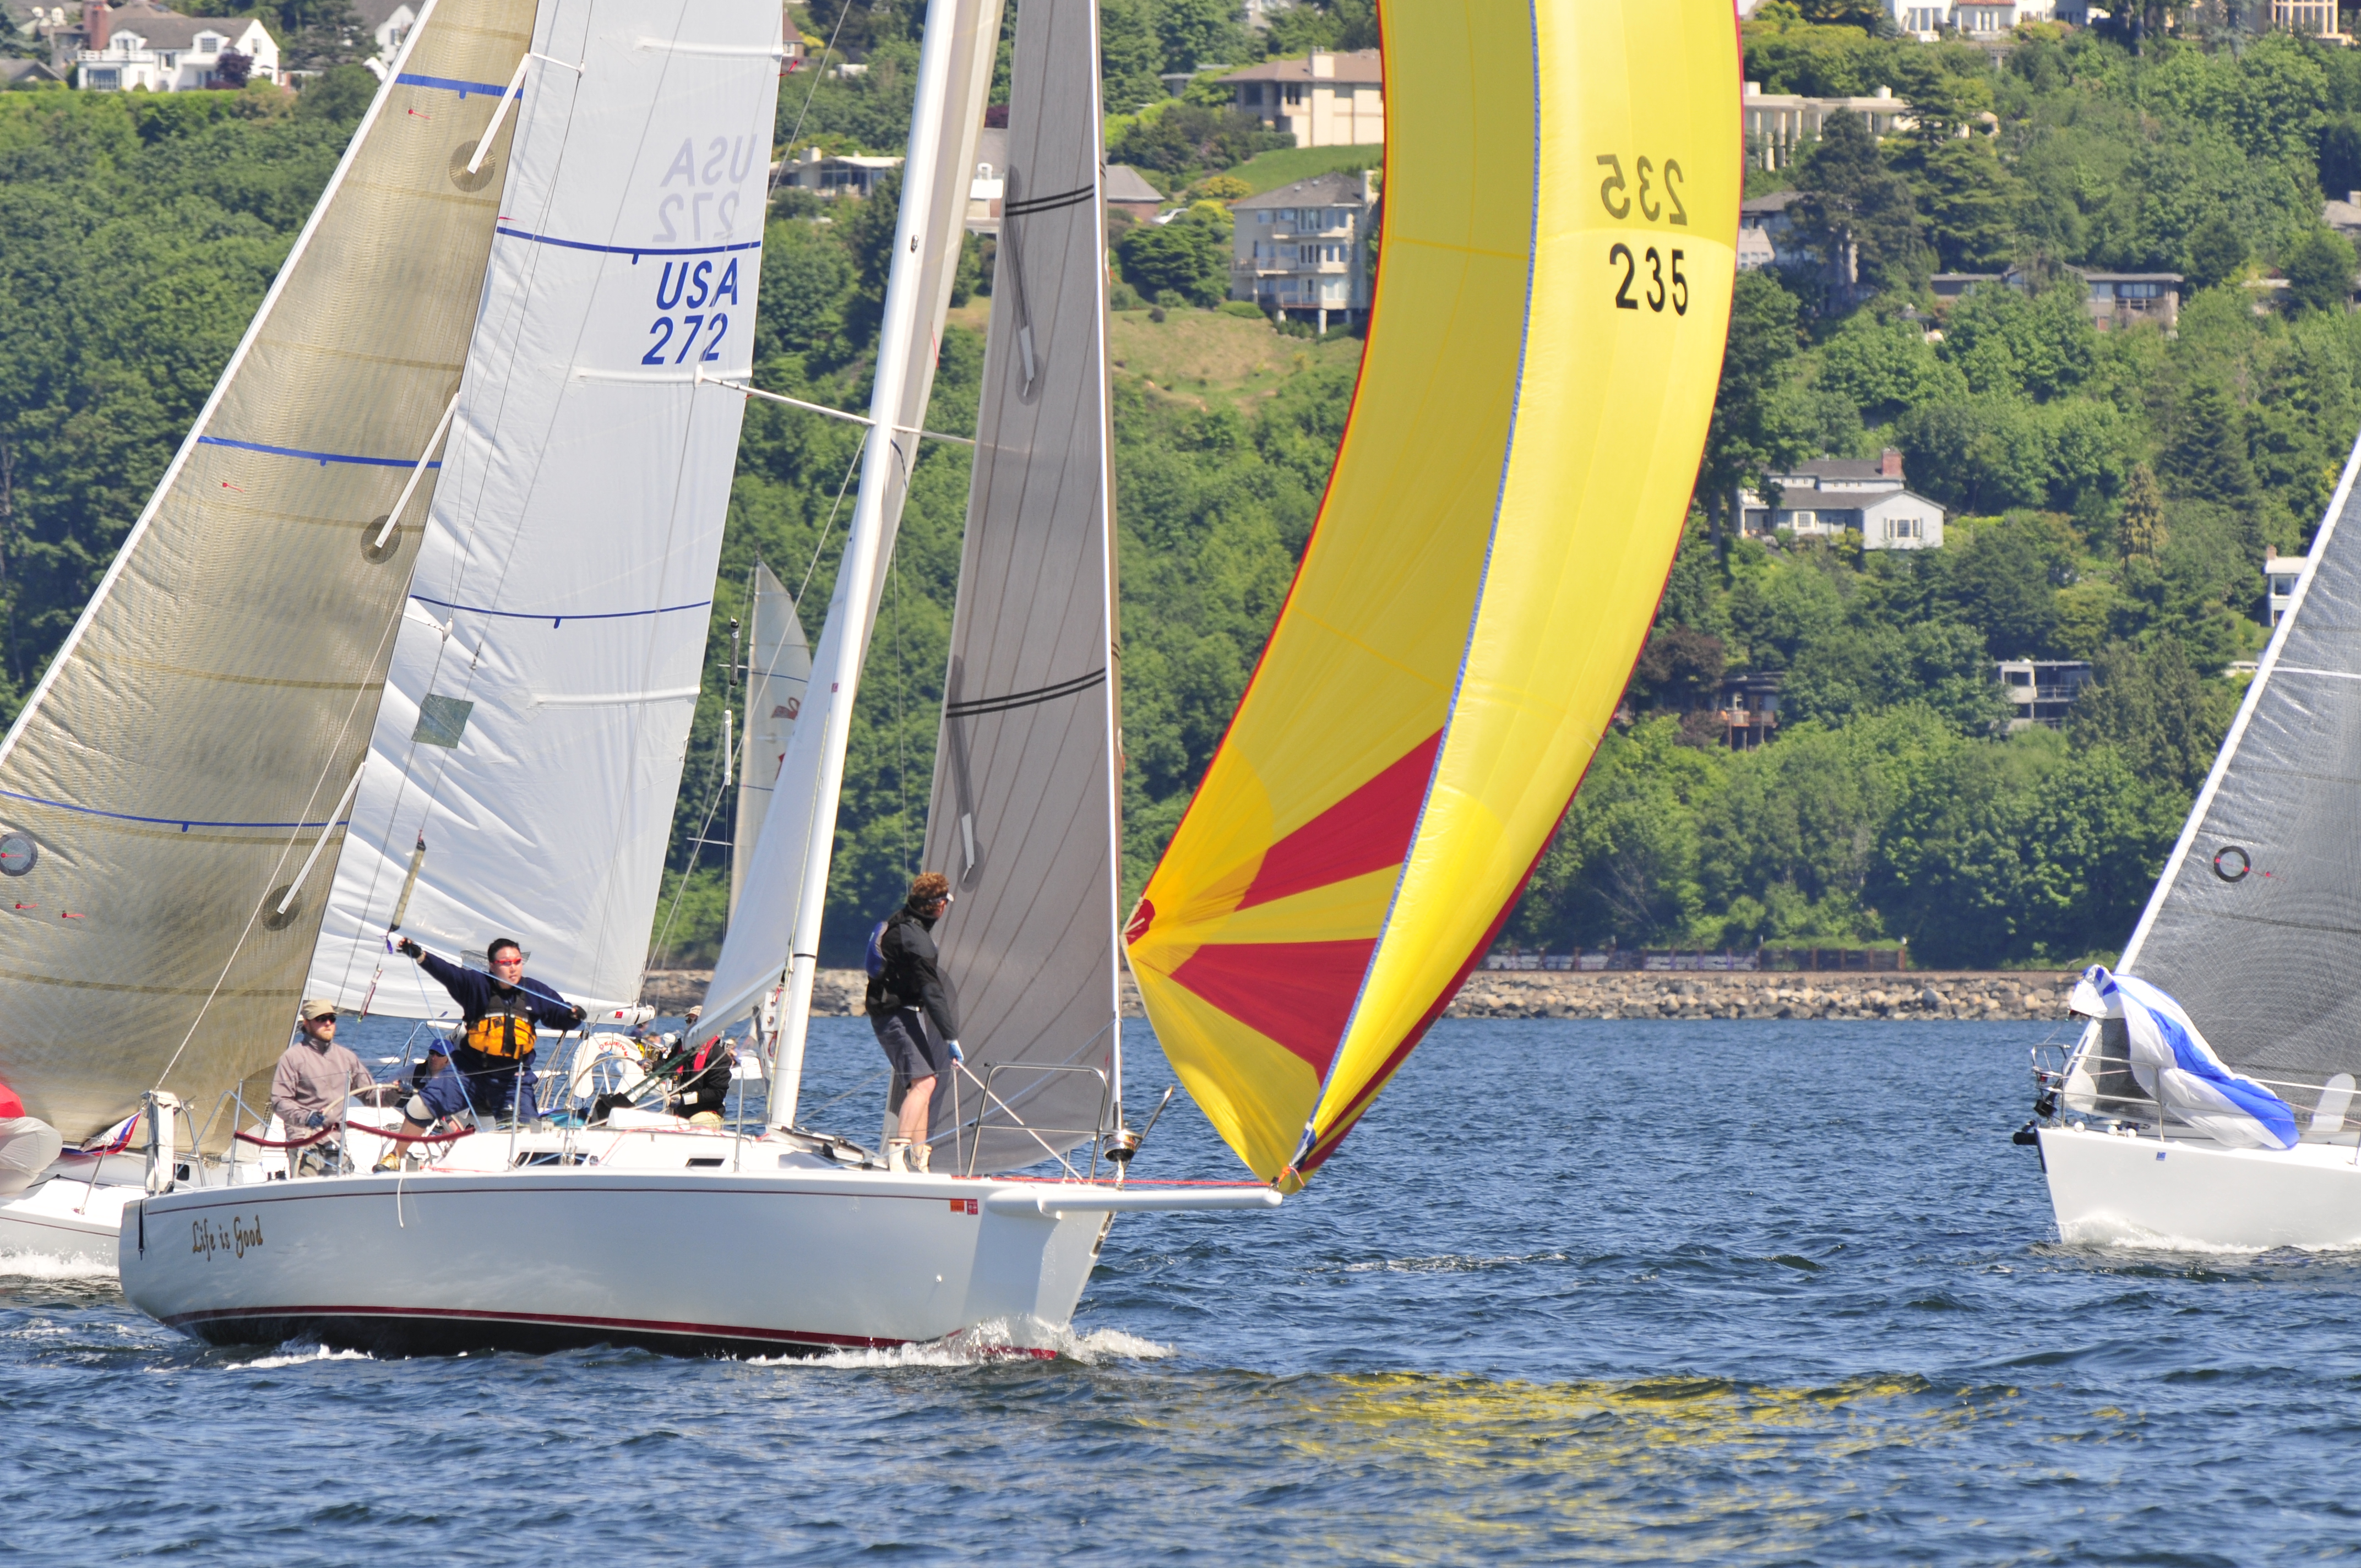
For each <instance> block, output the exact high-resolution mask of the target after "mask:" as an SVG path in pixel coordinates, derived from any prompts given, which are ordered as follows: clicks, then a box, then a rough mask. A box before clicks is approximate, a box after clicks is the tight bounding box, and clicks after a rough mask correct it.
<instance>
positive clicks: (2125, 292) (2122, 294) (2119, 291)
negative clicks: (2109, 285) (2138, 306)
mask: <svg viewBox="0 0 2361 1568" xmlns="http://www.w3.org/2000/svg"><path fill="white" fill-rule="evenodd" d="M2163 292H2164V287H2163V285H2161V284H2158V283H2118V284H2116V285H2115V298H2117V299H2118V300H2153V299H2155V298H2156V297H2157V296H2158V294H2161V293H2163Z"/></svg>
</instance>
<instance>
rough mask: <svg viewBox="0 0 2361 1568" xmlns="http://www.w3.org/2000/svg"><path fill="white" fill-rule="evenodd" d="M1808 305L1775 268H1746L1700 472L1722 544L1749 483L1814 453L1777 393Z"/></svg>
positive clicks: (1758, 486)
mask: <svg viewBox="0 0 2361 1568" xmlns="http://www.w3.org/2000/svg"><path fill="white" fill-rule="evenodd" d="M1801 316H1802V307H1801V305H1800V303H1799V302H1797V300H1796V299H1795V295H1793V294H1791V293H1789V292H1788V291H1786V290H1785V289H1784V288H1782V287H1780V285H1779V281H1778V280H1776V279H1775V278H1773V277H1772V276H1770V274H1768V273H1767V272H1741V273H1740V274H1739V275H1738V282H1737V286H1736V288H1735V290H1734V291H1733V292H1732V294H1731V297H1730V336H1729V340H1728V343H1727V345H1726V346H1725V347H1724V348H1723V350H1722V356H1721V385H1720V388H1719V391H1718V392H1717V393H1716V395H1715V398H1714V404H1713V422H1712V423H1711V425H1710V426H1709V427H1708V430H1707V433H1706V440H1705V461H1704V465H1703V466H1702V467H1701V468H1700V469H1699V470H1698V473H1697V489H1698V492H1699V498H1698V499H1700V500H1701V501H1702V502H1703V503H1704V511H1705V515H1706V519H1707V526H1708V529H1709V530H1710V531H1712V532H1713V533H1714V535H1715V537H1716V539H1717V542H1718V540H1719V531H1720V527H1721V520H1722V515H1723V510H1724V509H1725V508H1726V507H1727V506H1729V505H1730V498H1731V496H1732V495H1733V493H1734V492H1735V491H1736V490H1737V488H1738V487H1739V486H1741V485H1746V486H1749V487H1751V488H1753V489H1754V490H1755V491H1756V492H1757V493H1758V494H1759V493H1761V492H1762V491H1763V490H1766V489H1768V488H1770V484H1769V481H1768V480H1767V479H1766V478H1765V477H1764V476H1765V475H1767V474H1769V473H1771V472H1773V471H1774V470H1776V469H1778V468H1781V467H1784V466H1786V465H1787V464H1789V463H1793V462H1795V461H1797V460H1799V459H1801V458H1803V457H1806V456H1807V455H1809V446H1808V444H1807V443H1806V440H1805V437H1804V435H1803V433H1802V431H1801V430H1800V429H1799V428H1798V427H1797V425H1796V423H1795V420H1794V417H1793V414H1792V412H1791V411H1789V410H1787V409H1786V408H1784V407H1783V406H1782V405H1781V403H1780V401H1779V400H1778V399H1777V398H1776V396H1775V393H1776V390H1777V389H1778V387H1779V384H1780V382H1781V380H1782V379H1783V378H1784V376H1785V374H1786V371H1787V368H1788V367H1789V366H1790V365H1792V364H1793V363H1794V362H1795V356H1796V354H1797V352H1798V350H1799V348H1800V347H1801V341H1802V340H1801V330H1800V322H1801Z"/></svg>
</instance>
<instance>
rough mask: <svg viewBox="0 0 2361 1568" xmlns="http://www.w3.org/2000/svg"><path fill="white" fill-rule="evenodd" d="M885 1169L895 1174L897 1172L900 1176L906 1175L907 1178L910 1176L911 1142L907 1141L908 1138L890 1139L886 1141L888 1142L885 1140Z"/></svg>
mask: <svg viewBox="0 0 2361 1568" xmlns="http://www.w3.org/2000/svg"><path fill="white" fill-rule="evenodd" d="M885 1168H886V1169H887V1170H889V1171H894V1172H895V1173H897V1174H900V1175H905V1176H906V1175H908V1174H909V1170H910V1140H909V1139H907V1138H888V1139H886V1140H885Z"/></svg>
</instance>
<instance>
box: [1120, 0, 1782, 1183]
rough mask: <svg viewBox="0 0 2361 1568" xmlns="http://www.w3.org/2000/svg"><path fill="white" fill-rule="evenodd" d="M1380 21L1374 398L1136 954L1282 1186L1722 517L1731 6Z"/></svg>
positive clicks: (1434, 990)
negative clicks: (1692, 550)
mask: <svg viewBox="0 0 2361 1568" xmlns="http://www.w3.org/2000/svg"><path fill="white" fill-rule="evenodd" d="M1382 21H1383V26H1384V49H1385V77H1386V117H1387V132H1388V135H1387V150H1386V184H1385V193H1384V194H1385V206H1384V225H1385V227H1384V236H1383V247H1382V254H1383V257H1384V265H1383V268H1382V269H1381V270H1380V271H1379V273H1378V284H1377V290H1378V291H1377V299H1376V305H1375V309H1374V311H1373V313H1372V323H1373V324H1372V326H1371V328H1370V333H1369V339H1368V346H1367V351H1366V353H1365V355H1364V356H1363V363H1362V369H1361V382H1360V386H1359V389H1357V391H1356V396H1355V399H1354V406H1353V411H1352V415H1351V418H1350V420H1349V422H1348V423H1347V425H1346V427H1345V436H1344V440H1343V443H1342V444H1341V446H1340V448H1339V450H1338V453H1337V456H1336V464H1335V468H1334V473H1333V475H1332V476H1331V477H1330V480H1329V488H1328V493H1327V496H1326V497H1325V499H1323V503H1322V506H1321V510H1320V517H1319V520H1318V522H1317V525H1316V527H1315V529H1314V531H1313V533H1312V540H1311V543H1309V545H1308V546H1307V547H1306V550H1305V554H1304V558H1303V562H1302V565H1301V569H1300V571H1299V572H1298V574H1297V576H1296V580H1295V583H1294V586H1293V587H1291V588H1290V591H1289V596H1288V599H1287V603H1286V604H1285V606H1284V607H1283V608H1282V609H1281V610H1280V612H1279V620H1278V623H1277V625H1276V626H1275V627H1274V629H1273V630H1272V632H1271V636H1270V641H1269V643H1268V647H1267V648H1266V649H1265V651H1264V653H1263V657H1262V661H1261V663H1260V664H1259V665H1258V666H1257V670H1256V672H1255V674H1254V677H1253V679H1252V681H1251V682H1250V683H1249V685H1248V686H1247V689H1246V696H1245V697H1244V699H1243V700H1242V702H1241V703H1240V706H1239V708H1238V712H1237V716H1236V718H1235V719H1234V720H1233V722H1232V724H1231V728H1230V730H1229V733H1228V735H1227V736H1226V738H1225V739H1224V741H1223V743H1222V746H1221V748H1220V750H1219V751H1217V752H1216V753H1215V755H1214V758H1213V762H1212V763H1211V764H1210V766H1209V767H1208V769H1207V771H1206V774H1205V779H1204V782H1203V784H1202V785H1201V786H1200V787H1199V788H1198V790H1197V793H1196V795H1195V796H1194V797H1193V799H1192V800H1191V804H1190V806H1189V811H1188V814H1187V816H1186V817H1184V818H1183V819H1182V821H1181V824H1180V828H1179V830H1178V831H1177V832H1176V833H1175V834H1174V836H1173V839H1172V841H1171V844H1170V848H1169V849H1168V850H1166V853H1165V856H1164V859H1163V861H1162V862H1161V863H1160V864H1159V866H1158V868H1157V871H1156V873H1155V875H1154V877H1153V878H1152V879H1151V880H1150V881H1149V883H1148V889H1147V894H1146V896H1145V897H1144V898H1143V900H1142V901H1141V903H1140V905H1139V906H1138V908H1137V910H1136V911H1135V912H1134V914H1133V916H1132V918H1131V921H1130V924H1129V926H1128V928H1127V933H1126V934H1127V936H1128V938H1129V940H1130V944H1131V959H1132V966H1133V970H1134V972H1135V973H1136V974H1137V976H1138V979H1139V984H1140V990H1141V994H1142V996H1143V997H1144V999H1145V1000H1146V1003H1147V1006H1148V1014H1149V1017H1150V1018H1151V1019H1152V1020H1153V1021H1154V1023H1155V1025H1156V1033H1157V1038H1158V1039H1159V1041H1160V1042H1161V1043H1162V1045H1163V1047H1164V1049H1165V1052H1166V1054H1167V1055H1168V1056H1170V1058H1171V1059H1172V1062H1173V1066H1174V1068H1175V1069H1176V1070H1177V1071H1178V1072H1179V1074H1180V1078H1181V1080H1182V1081H1183V1082H1185V1083H1186V1084H1187V1085H1188V1087H1189V1091H1190V1092H1191V1094H1192V1095H1194V1096H1195V1097H1196V1099H1197V1101H1198V1102H1199V1103H1200V1104H1201V1105H1202V1106H1203V1107H1204V1110H1205V1113H1206V1114H1207V1116H1208V1117H1209V1118H1210V1119H1211V1120H1212V1122H1213V1125H1214V1126H1215V1127H1216V1128H1217V1129H1218V1130H1219V1131H1220V1132H1221V1134H1222V1135H1223V1136H1224V1138H1225V1139H1226V1140H1228V1142H1229V1144H1230V1146H1231V1147H1233V1148H1234V1149H1235V1150H1236V1151H1237V1152H1238V1153H1239V1155H1240V1156H1241V1157H1244V1158H1245V1159H1246V1162H1247V1163H1248V1164H1249V1165H1250V1166H1252V1167H1253V1168H1254V1169H1255V1170H1256V1171H1257V1173H1258V1174H1260V1175H1262V1176H1264V1177H1266V1178H1273V1179H1281V1180H1283V1181H1287V1182H1290V1183H1291V1182H1293V1181H1296V1180H1299V1179H1301V1177H1302V1176H1303V1175H1304V1174H1305V1173H1307V1172H1309V1171H1310V1170H1312V1169H1313V1168H1316V1167H1317V1166H1318V1165H1319V1164H1320V1163H1321V1161H1323V1160H1324V1159H1325V1158H1326V1157H1328V1155H1329V1154H1330V1153H1331V1152H1333V1151H1334V1149H1335V1147H1336V1146H1337V1144H1338V1143H1339V1141H1340V1140H1342V1139H1343V1138H1344V1137H1345V1135H1346V1134H1347V1133H1348V1132H1349V1131H1350V1130H1351V1128H1352V1126H1353V1125H1354V1124H1355V1123H1356V1121H1357V1120H1358V1119H1359V1117H1360V1116H1361V1114H1362V1113H1364V1112H1365V1111H1367V1108H1368V1106H1369V1104H1370V1103H1371V1102H1372V1099H1373V1097H1374V1096H1375V1095H1376V1094H1377V1093H1378V1091H1379V1090H1380V1089H1381V1088H1382V1087H1383V1085H1384V1084H1385V1082H1386V1080H1388V1079H1389V1077H1390V1076H1391V1075H1392V1073H1393V1072H1394V1071H1395V1070H1396V1069H1398V1068H1399V1067H1400V1065H1401V1063H1402V1062H1403V1060H1404V1059H1406V1058H1407V1057H1408V1056H1409V1053H1410V1051H1411V1048H1412V1047H1414V1046H1415V1045H1416V1044H1417V1043H1418V1041H1419V1039H1420V1038H1421V1036H1423V1034H1424V1033H1425V1031H1426V1029H1427V1027H1428V1025H1431V1024H1432V1023H1433V1020H1434V1019H1435V1018H1436V1016H1437V1015H1439V1014H1441V1012H1442V1011H1443V1009H1444V1006H1446V1005H1447V1004H1448V1003H1449V1002H1450V1000H1451V997H1452V995H1453V993H1454V992H1455V991H1456V990H1457V989H1458V986H1459V983H1460V981H1461V980H1462V979H1464V978H1465V976H1466V973H1467V971H1468V970H1469V969H1470V968H1472V967H1473V965H1474V964H1475V962H1476V961H1477V959H1478V958H1479V957H1480V956H1481V955H1482V953H1483V951H1484V949H1485V948H1487V947H1488V946H1489V945H1490V943H1491V941H1492V939H1493V938H1494V936H1495V935H1496V934H1497V933H1498V931H1499V927H1500V924H1501V922H1503V921H1504V920H1505V919H1506V918H1507V916H1508V913H1509V911H1510V908H1511V907H1512V905H1514V903H1515V901H1516V897H1517V894H1518V893H1519V892H1520V890H1521V888H1522V887H1523V885H1524V882H1525V879H1526V877H1527V876H1528V875H1529V874H1530V872H1531V871H1532V865H1533V863H1534V861H1535V860H1536V859H1537V858H1538V857H1539V855H1540V854H1541V852H1542V850H1543V847H1544V846H1545V845H1546V844H1547V842H1548V840H1549V837H1550V834H1551V832H1552V830H1553V829H1554V828H1555V827H1556V824H1557V821H1558V818H1559V817H1560V815H1561V814H1562V813H1563V812H1564V810H1565V805H1566V802H1567V800H1568V798H1569V797H1570V796H1571V795H1572V794H1573V793H1574V789H1575V786H1576V784H1577V783H1578V782H1579V781H1580V779H1581V777H1582V773H1583V770H1584V768H1585V767H1586V766H1587V764H1588V762H1589V760H1590V756H1591V753H1592V751H1593V750H1594V748H1595V747H1596V745H1597V743H1598V738H1599V736H1600V734H1601V733H1602V732H1603V731H1604V730H1605V729H1606V727H1607V724H1608V721H1609V718H1610V717H1611V716H1612V714H1613V713H1614V710H1615V706H1616V702H1617V700H1618V698H1619V696H1620V694H1621V691H1622V689H1623V685H1624V683H1625V681H1626V679H1627V678H1628V677H1629V675H1630V673H1631V662H1632V659H1633V658H1634V656H1635V655H1636V653H1637V652H1638V650H1639V647H1640V643H1641V640H1642V638H1643V637H1644V636H1645V635H1646V632H1647V629H1648V622H1649V620H1650V618H1651V617H1652V616H1653V613H1654V610H1655V606H1656V601H1657V598H1658V597H1659V595H1660V594H1661V593H1662V591H1663V587H1664V575H1665V572H1666V570H1667V568H1668V567H1669V565H1670V563H1671V560H1672V555H1673V551H1674V548H1675V545H1676V544H1677V543H1678V542H1679V539H1680V532H1681V526H1682V521H1683V519H1684V517H1685V516H1686V511H1687V509H1688V503H1689V496H1690V491H1691V488H1692V487H1693V486H1694V484H1695V483H1696V479H1697V456H1698V453H1699V451H1700V450H1701V448H1702V445H1703V442H1704V437H1705V433H1706V426H1707V422H1708V418H1709V416H1710V413H1711V411H1712V405H1713V396H1714V388H1715V383H1716V380H1717V378H1718V375H1719V367H1720V362H1721V351H1722V342H1723V337H1724V333H1725V328H1726V326H1727V322H1728V315H1729V305H1730V288H1731V280H1732V278H1733V276H1734V269H1735V264H1736V263H1735V237H1736V234H1737V226H1738V199H1739V194H1740V184H1741V173H1742V170H1741V165H1740V139H1739V137H1740V127H1739V124H1738V104H1739V88H1740V82H1739V61H1738V52H1737V43H1736V38H1735V37H1734V31H1733V28H1732V27H1731V22H1730V7H1729V5H1727V4H1726V3H1720V0H1597V3H1594V4H1585V5H1566V6H1554V7H1552V6H1544V7H1541V8H1539V9H1534V8H1532V7H1531V6H1528V5H1521V4H1508V3H1505V0H1474V3H1471V4H1463V5H1451V6H1448V7H1445V6H1441V5H1432V4H1420V3H1411V4H1406V5H1389V6H1386V7H1385V8H1384V10H1383V13H1382Z"/></svg>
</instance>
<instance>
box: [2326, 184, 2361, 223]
mask: <svg viewBox="0 0 2361 1568" xmlns="http://www.w3.org/2000/svg"><path fill="white" fill-rule="evenodd" d="M2351 193H2352V194H2354V195H2356V196H2361V191H2356V192H2351ZM2320 221H2321V222H2322V223H2324V224H2326V225H2328V226H2329V227H2331V228H2338V229H2349V228H2361V203H2354V202H2339V201H2336V200H2334V199H2333V198H2332V199H2331V200H2329V201H2325V202H2323V203H2321V204H2320Z"/></svg>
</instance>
